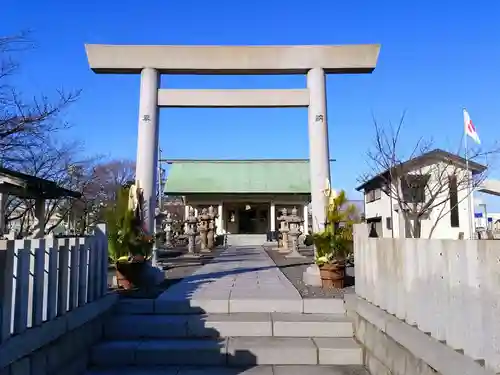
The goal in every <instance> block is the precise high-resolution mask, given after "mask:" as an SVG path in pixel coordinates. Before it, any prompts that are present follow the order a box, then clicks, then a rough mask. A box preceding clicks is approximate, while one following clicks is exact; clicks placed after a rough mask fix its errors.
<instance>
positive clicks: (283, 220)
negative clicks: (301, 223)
mask: <svg viewBox="0 0 500 375" xmlns="http://www.w3.org/2000/svg"><path fill="white" fill-rule="evenodd" d="M287 217H288V210H287V209H286V208H282V209H281V216H279V217H278V221H279V222H280V233H281V248H280V249H279V252H280V253H286V254H288V232H289V228H288V220H287Z"/></svg>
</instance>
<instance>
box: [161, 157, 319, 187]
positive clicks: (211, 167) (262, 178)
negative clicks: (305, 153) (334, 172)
mask: <svg viewBox="0 0 500 375" xmlns="http://www.w3.org/2000/svg"><path fill="white" fill-rule="evenodd" d="M170 162H171V163H172V165H171V167H170V171H169V173H168V177H167V181H166V183H165V189H164V193H165V194H167V195H186V194H207V193H208V194H211V193H212V194H213V193H216V194H220V193H225V194H228V193H230V194H244V193H253V194H310V190H311V188H310V182H309V161H308V160H306V159H261V160H177V161H170Z"/></svg>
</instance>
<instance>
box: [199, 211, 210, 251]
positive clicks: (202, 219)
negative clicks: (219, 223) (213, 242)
mask: <svg viewBox="0 0 500 375" xmlns="http://www.w3.org/2000/svg"><path fill="white" fill-rule="evenodd" d="M209 221H210V216H209V215H208V210H207V209H206V208H204V209H202V210H201V215H199V217H198V231H199V233H200V241H201V251H203V252H207V251H209V250H208V238H207V235H208V222H209Z"/></svg>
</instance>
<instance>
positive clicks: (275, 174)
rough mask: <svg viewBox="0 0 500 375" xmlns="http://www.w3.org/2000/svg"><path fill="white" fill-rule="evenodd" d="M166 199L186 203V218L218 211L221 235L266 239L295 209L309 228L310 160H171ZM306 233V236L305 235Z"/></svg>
mask: <svg viewBox="0 0 500 375" xmlns="http://www.w3.org/2000/svg"><path fill="white" fill-rule="evenodd" d="M167 163H168V164H169V170H168V175H167V176H168V177H167V181H166V183H165V188H164V194H165V195H167V196H171V197H172V196H181V197H183V200H184V204H185V205H186V207H185V215H187V214H188V210H189V209H190V207H193V209H194V210H195V214H198V213H199V212H201V210H202V209H203V208H208V207H209V206H214V208H216V210H217V212H218V216H219V217H218V218H217V232H218V234H224V233H226V234H235V235H236V234H241V235H242V234H244V235H260V236H259V237H262V236H263V235H265V234H267V233H269V232H274V231H276V230H277V229H279V222H278V217H279V216H280V214H281V209H282V208H287V209H288V212H291V210H292V209H293V208H294V207H295V208H297V211H298V216H300V217H301V218H302V219H303V220H304V223H303V224H304V225H303V226H302V230H303V229H304V228H309V225H310V221H311V219H310V213H309V205H310V201H311V193H310V192H311V188H310V178H309V173H310V169H309V160H308V159H258V160H168V161H167ZM303 231H304V230H303Z"/></svg>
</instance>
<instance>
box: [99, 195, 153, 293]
mask: <svg viewBox="0 0 500 375" xmlns="http://www.w3.org/2000/svg"><path fill="white" fill-rule="evenodd" d="M129 191H130V188H129V187H122V188H120V190H119V191H118V192H117V197H116V201H115V202H114V204H111V205H110V206H108V207H107V209H106V212H105V216H106V224H107V229H108V253H109V258H110V259H109V260H110V262H111V263H112V264H113V265H114V266H115V269H116V280H117V284H118V287H119V288H122V289H131V288H132V287H133V286H137V285H139V284H140V282H141V276H142V273H143V272H144V264H145V262H146V260H148V259H149V257H150V255H151V251H152V248H153V238H152V236H150V235H149V234H147V233H146V231H145V230H144V229H143V227H142V221H141V220H140V217H139V215H138V212H137V210H133V209H130V208H129Z"/></svg>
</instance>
